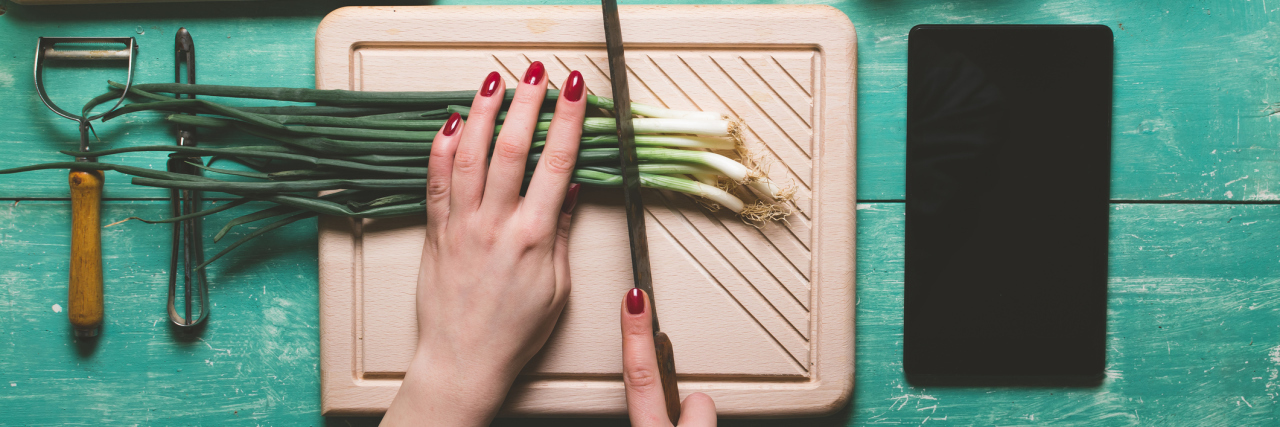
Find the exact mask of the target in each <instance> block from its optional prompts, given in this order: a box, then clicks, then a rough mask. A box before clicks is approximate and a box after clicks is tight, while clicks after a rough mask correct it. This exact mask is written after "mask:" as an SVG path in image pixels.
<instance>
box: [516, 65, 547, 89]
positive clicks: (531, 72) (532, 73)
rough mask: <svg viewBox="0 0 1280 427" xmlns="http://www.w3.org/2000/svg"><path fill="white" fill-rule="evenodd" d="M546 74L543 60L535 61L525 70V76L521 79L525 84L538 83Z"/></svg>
mask: <svg viewBox="0 0 1280 427" xmlns="http://www.w3.org/2000/svg"><path fill="white" fill-rule="evenodd" d="M544 74H546V69H545V68H543V67H542V61H533V63H532V64H529V69H528V70H524V78H523V79H521V81H523V82H525V84H531V85H536V84H538V83H539V82H541V81H542V76H543V75H544Z"/></svg>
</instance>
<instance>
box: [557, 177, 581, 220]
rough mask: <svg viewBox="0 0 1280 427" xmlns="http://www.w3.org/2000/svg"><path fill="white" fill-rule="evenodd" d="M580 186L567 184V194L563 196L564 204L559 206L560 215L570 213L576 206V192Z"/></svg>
mask: <svg viewBox="0 0 1280 427" xmlns="http://www.w3.org/2000/svg"><path fill="white" fill-rule="evenodd" d="M581 188H582V184H569V192H568V193H565V194H564V204H562V205H560V213H572V212H573V207H574V206H576V205H577V204H578V190H579V189H581Z"/></svg>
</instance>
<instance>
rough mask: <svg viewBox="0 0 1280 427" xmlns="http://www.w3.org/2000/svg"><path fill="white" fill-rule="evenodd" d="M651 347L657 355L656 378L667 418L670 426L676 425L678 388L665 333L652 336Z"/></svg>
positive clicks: (678, 417) (678, 407) (677, 417)
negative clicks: (660, 387) (659, 380)
mask: <svg viewBox="0 0 1280 427" xmlns="http://www.w3.org/2000/svg"><path fill="white" fill-rule="evenodd" d="M653 347H654V349H655V350H656V351H657V353H658V377H659V378H661V380H662V395H663V396H664V397H666V399H667V417H668V418H671V425H676V423H677V422H678V421H680V387H679V386H678V385H676V359H675V356H674V355H673V354H672V349H671V339H670V338H667V334H666V332H658V333H656V334H653Z"/></svg>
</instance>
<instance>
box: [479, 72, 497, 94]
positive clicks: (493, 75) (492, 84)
mask: <svg viewBox="0 0 1280 427" xmlns="http://www.w3.org/2000/svg"><path fill="white" fill-rule="evenodd" d="M500 81H502V76H501V75H499V74H498V72H497V71H493V72H490V73H489V77H485V78H484V85H483V86H480V95H481V96H493V92H494V91H496V90H498V82H500Z"/></svg>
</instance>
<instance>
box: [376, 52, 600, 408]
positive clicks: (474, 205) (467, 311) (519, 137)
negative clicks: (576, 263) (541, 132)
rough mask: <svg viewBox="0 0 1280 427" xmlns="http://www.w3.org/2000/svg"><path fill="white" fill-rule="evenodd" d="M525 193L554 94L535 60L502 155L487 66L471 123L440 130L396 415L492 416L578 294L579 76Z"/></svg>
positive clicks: (505, 129) (498, 97) (497, 94)
mask: <svg viewBox="0 0 1280 427" xmlns="http://www.w3.org/2000/svg"><path fill="white" fill-rule="evenodd" d="M562 87H563V88H564V90H563V91H562V92H561V93H560V99H559V100H558V101H557V103H556V111H555V118H554V119H553V120H552V122H551V128H550V129H549V132H548V135H547V145H546V147H545V148H544V150H543V151H542V156H541V158H540V159H539V160H538V164H537V168H536V170H535V171H534V173H533V178H532V180H531V181H530V183H529V188H528V190H527V192H526V193H525V196H523V197H521V196H520V188H521V184H522V182H523V180H524V178H525V164H526V161H527V158H528V155H529V148H530V146H531V144H532V138H533V133H534V128H535V127H536V125H537V118H538V113H539V108H540V107H541V105H542V103H543V99H544V97H545V95H546V89H547V78H546V75H545V71H544V69H543V66H542V64H541V63H539V62H534V63H533V64H532V65H530V67H529V69H528V70H527V71H525V75H524V78H523V79H522V80H521V83H520V84H519V86H518V87H517V88H516V91H515V98H514V99H513V100H512V101H511V106H510V108H509V109H508V112H507V117H506V120H505V122H504V123H503V124H502V125H503V126H502V130H501V133H499V135H498V138H497V141H496V143H494V145H493V156H492V159H490V156H489V148H490V143H491V142H492V141H493V130H494V120H495V118H496V117H497V114H498V113H499V112H500V111H501V109H502V103H503V93H504V91H505V87H504V84H503V82H502V79H501V78H500V76H499V74H498V73H497V72H494V73H490V74H489V76H488V78H486V79H485V81H484V84H483V85H482V87H481V89H480V91H479V92H478V93H477V94H476V97H475V100H474V101H473V102H472V104H471V114H470V116H469V117H468V120H467V122H465V123H463V122H462V120H461V119H460V118H459V117H458V115H457V114H454V115H453V116H452V117H450V118H449V120H448V121H447V122H446V124H445V126H444V128H442V129H441V130H440V132H439V133H437V134H436V137H435V140H434V141H433V145H432V146H431V161H430V165H429V169H428V177H427V237H426V245H425V247H424V248H423V251H422V268H421V271H420V273H419V277H418V290H417V292H418V294H417V310H418V348H417V352H416V354H415V355H414V358H413V361H412V362H411V364H410V366H409V370H408V371H407V372H406V374H405V379H404V382H403V384H402V385H401V387H400V391H399V394H397V395H396V398H395V401H394V402H392V404H391V408H390V409H389V410H388V411H387V416H386V418H384V420H383V421H384V422H386V424H388V425H449V426H467V425H488V424H489V422H490V421H491V420H492V419H493V416H494V414H495V413H496V412H497V410H498V407H499V406H501V404H502V401H503V399H504V398H505V397H506V394H507V391H508V389H509V388H510V387H511V383H512V381H513V380H514V379H515V377H516V374H517V373H519V372H520V370H521V369H522V368H523V367H524V365H525V364H526V363H527V362H528V361H529V359H530V358H532V357H533V355H534V354H535V353H537V352H538V350H539V349H541V348H542V345H543V344H544V343H546V341H547V336H548V335H549V334H550V333H551V330H552V327H554V326H555V323H556V320H557V319H558V318H559V317H560V312H561V310H562V309H563V308H564V304H565V301H566V300H567V299H568V297H569V287H570V286H569V253H568V242H569V220H570V212H572V209H573V206H574V204H575V202H576V199H577V185H574V186H573V187H572V188H570V185H569V179H570V175H571V174H572V172H573V169H574V163H575V161H576V160H577V153H578V141H579V140H580V138H581V134H582V121H583V115H584V114H585V109H586V103H585V102H584V101H585V93H586V88H585V86H584V83H583V81H582V75H581V74H579V73H578V72H577V71H574V72H573V73H571V74H570V76H569V79H568V80H567V81H566V82H565V84H564V86H562Z"/></svg>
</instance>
